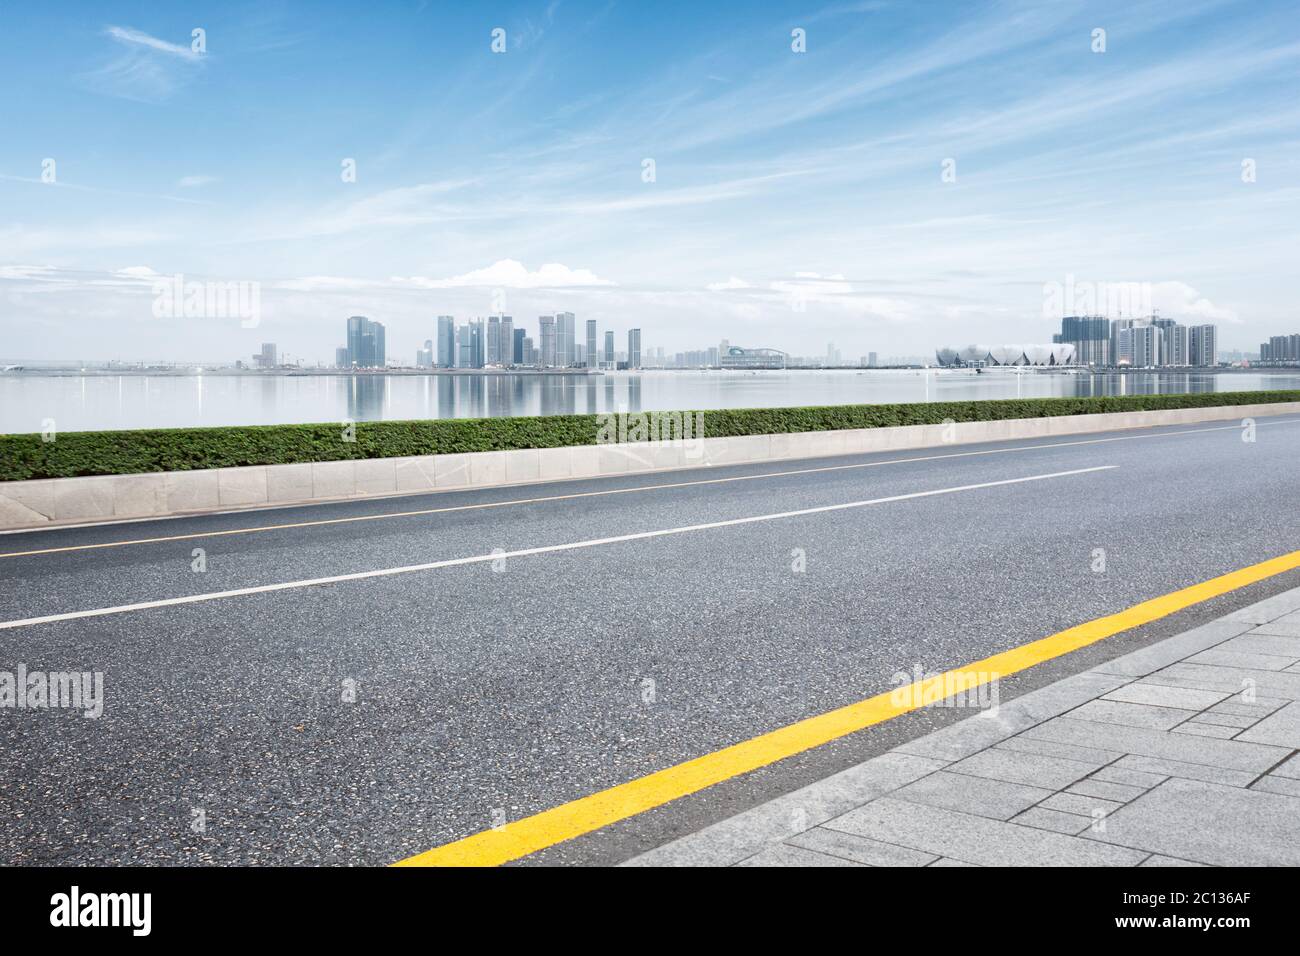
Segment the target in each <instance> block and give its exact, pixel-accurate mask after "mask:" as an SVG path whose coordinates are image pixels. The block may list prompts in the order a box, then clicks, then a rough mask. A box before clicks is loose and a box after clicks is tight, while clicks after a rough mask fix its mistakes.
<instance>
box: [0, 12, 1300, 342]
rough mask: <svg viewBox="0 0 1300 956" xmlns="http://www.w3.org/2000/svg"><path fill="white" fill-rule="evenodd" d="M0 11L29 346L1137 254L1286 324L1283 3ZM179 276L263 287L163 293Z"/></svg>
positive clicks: (0, 206)
mask: <svg viewBox="0 0 1300 956" xmlns="http://www.w3.org/2000/svg"><path fill="white" fill-rule="evenodd" d="M0 18H2V21H3V22H2V23H0V80H2V82H0V104H2V106H0V128H2V129H3V131H4V132H3V135H2V136H0V358H3V359H4V360H6V361H10V362H13V361H20V360H57V359H65V360H66V359H86V360H108V359H121V360H129V361H133V360H151V361H152V360H174V361H205V362H206V361H233V360H234V359H236V358H244V359H246V360H247V358H248V357H249V356H250V355H251V354H252V353H253V352H255V351H257V349H258V347H259V344H260V343H261V342H275V343H277V345H278V346H279V348H280V350H281V353H282V354H284V353H288V354H289V355H290V357H291V360H295V361H296V360H299V359H300V360H302V361H304V362H308V363H315V362H316V361H325V362H330V361H332V359H333V355H334V349H335V348H336V347H337V346H339V345H342V344H343V339H344V328H345V322H346V318H347V316H349V315H357V314H360V315H366V316H369V317H370V318H372V319H376V320H379V321H381V322H384V323H385V325H386V326H387V329H388V332H387V341H388V349H389V354H390V356H391V357H396V358H399V359H401V360H403V361H405V362H407V363H413V362H414V360H415V350H416V349H417V348H418V347H420V346H421V345H422V344H423V342H424V340H425V339H428V338H432V337H433V334H434V327H435V321H436V316H438V315H442V314H453V315H455V316H456V317H457V320H458V321H467V320H469V319H470V318H473V317H476V316H486V315H488V314H491V313H494V312H497V311H504V312H505V313H507V314H510V315H513V316H514V319H515V324H516V327H520V326H521V325H522V326H523V327H524V328H526V329H528V330H529V331H530V334H531V333H533V332H535V330H536V328H537V316H538V315H540V314H549V313H553V312H555V311H560V310H562V311H571V312H574V313H576V315H577V318H578V322H579V326H580V327H581V325H582V324H583V322H584V320H586V319H596V320H597V322H598V325H599V328H600V330H601V332H602V333H603V332H604V330H606V329H612V330H614V332H615V333H616V340H617V341H618V342H619V343H620V347H622V343H624V342H625V341H626V339H625V334H626V330H627V329H628V328H631V327H640V328H641V329H642V339H643V351H649V350H653V349H654V348H656V347H662V348H664V349H665V350H666V351H667V352H668V353H670V354H671V353H673V352H676V351H683V350H687V349H703V348H708V347H710V346H714V345H717V344H718V343H719V341H720V340H721V339H727V340H729V341H730V342H731V343H732V344H736V345H746V346H754V347H772V348H780V349H783V350H786V351H789V352H792V353H794V354H797V355H818V354H825V351H826V347H827V344H828V343H834V345H835V347H836V348H837V349H839V350H840V352H841V353H842V354H843V355H844V356H845V357H852V358H856V357H858V356H861V355H866V354H867V352H868V351H874V352H878V353H879V354H880V355H881V356H882V357H885V356H894V355H897V356H913V355H929V354H933V350H934V349H935V348H936V347H938V346H944V345H953V346H961V345H965V344H969V343H983V344H994V343H1021V342H1025V343H1028V342H1045V341H1050V338H1051V335H1052V333H1053V332H1054V331H1057V330H1058V329H1059V315H1060V312H1061V311H1062V309H1061V304H1060V301H1061V300H1060V296H1059V292H1060V290H1061V289H1062V288H1071V287H1077V288H1092V289H1096V290H1099V291H1100V290H1102V289H1105V288H1113V287H1115V286H1116V285H1118V284H1125V283H1140V284H1141V286H1140V287H1137V288H1140V289H1141V290H1143V296H1144V301H1149V303H1150V304H1151V306H1152V307H1154V308H1156V309H1158V311H1159V312H1160V314H1161V315H1162V316H1166V317H1171V318H1175V319H1178V320H1180V321H1185V322H1188V323H1200V322H1215V323H1217V324H1218V325H1219V326H1220V344H1221V347H1222V348H1227V349H1234V348H1241V349H1247V350H1250V349H1255V348H1257V347H1258V343H1259V342H1260V341H1261V340H1262V339H1264V338H1266V337H1267V336H1269V335H1277V334H1283V333H1293V332H1297V331H1300V314H1298V313H1300V309H1297V306H1296V300H1297V295H1296V292H1297V290H1296V285H1297V281H1300V255H1297V252H1298V250H1300V243H1298V242H1297V233H1298V232H1300V226H1298V225H1297V224H1298V223H1300V96H1297V92H1298V91H1300V16H1296V8H1295V4H1294V2H1269V0H1251V2H1205V0H1180V2H1177V3H1173V2H1168V0H1159V2H1144V0H1126V2H1119V3H1105V2H1088V3H1083V2H1071V0H1052V2H1044V3H1024V2H985V3H980V2H975V3H969V2H966V3H944V2H937V0H924V2H920V0H915V2H902V0H899V2H894V0H879V2H875V0H867V2H854V0H843V2H836V0H824V2H822V3H818V2H812V3H807V4H805V3H795V2H786V3H765V2H745V3H739V2H737V3H717V4H700V3H680V4H678V3H672V2H656V3H653V4H651V3H644V2H636V3H634V2H628V0H620V2H600V0H598V2H592V3H582V2H577V0H543V2H532V3H501V4H493V3H488V2H475V3H469V4H467V3H463V2H454V3H453V2H434V0H410V2H399V0H377V2H374V3H371V4H367V5H358V4H355V3H346V4H345V3H333V2H315V3H290V2H274V0H271V2H265V0H261V2H257V3H247V4H240V3H220V4H216V3H212V4H204V3H187V4H183V5H182V4H175V3H163V2H154V3H119V2H112V0H107V2H103V0H101V2H93V3H91V2H66V3H59V4H43V5H24V9H23V10H22V11H21V13H20V12H19V11H18V10H17V9H16V8H15V7H14V6H13V5H8V6H6V8H5V9H4V10H3V11H0ZM196 30H198V31H201V32H200V33H198V34H196V33H195V31H196ZM494 31H504V33H496V32H494ZM1098 31H1104V33H1099V32H1098ZM494 45H495V46H496V47H497V49H496V50H494V48H493V47H494ZM799 47H802V49H798V48H799ZM498 51H499V52H498ZM349 163H350V164H351V166H350V167H349ZM349 168H350V169H352V170H354V171H355V175H351V176H350V175H348V171H349ZM176 276H182V277H183V280H184V281H185V282H199V283H213V284H216V283H229V282H239V283H247V284H249V285H246V286H244V288H246V289H254V288H255V289H256V290H257V296H258V298H257V304H258V308H257V310H256V311H257V315H256V317H255V318H253V319H250V317H249V315H248V314H247V313H245V314H243V315H240V314H236V313H235V311H234V310H232V309H225V310H222V309H220V308H217V309H207V310H198V311H199V313H200V314H191V315H186V314H184V310H171V311H169V310H168V309H167V308H166V307H161V308H160V306H159V302H160V301H161V296H160V293H161V291H162V290H163V289H164V287H165V286H164V285H163V284H162V283H163V282H164V280H165V281H168V282H174V281H175V278H174V277H176ZM1053 292H1055V293H1056V295H1055V297H1054V296H1053V294H1052V293H1053ZM1067 311H1080V310H1067ZM1082 311H1087V310H1082ZM214 312H215V313H216V314H210V313H214ZM1053 312H1055V315H1053ZM602 340H603V335H602Z"/></svg>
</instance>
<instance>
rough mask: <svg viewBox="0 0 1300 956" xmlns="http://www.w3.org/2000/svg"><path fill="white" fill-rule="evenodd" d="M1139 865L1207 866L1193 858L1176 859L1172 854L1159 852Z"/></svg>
mask: <svg viewBox="0 0 1300 956" xmlns="http://www.w3.org/2000/svg"><path fill="white" fill-rule="evenodd" d="M1138 866H1205V864H1204V863H1193V862H1192V861H1191V860H1176V859H1174V858H1173V857H1172V856H1161V855H1160V854H1159V853H1152V854H1151V855H1150V856H1149V857H1147V858H1146V859H1145V860H1143V861H1142V862H1141V863H1139V864H1138Z"/></svg>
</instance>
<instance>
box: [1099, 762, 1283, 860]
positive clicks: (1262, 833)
mask: <svg viewBox="0 0 1300 956" xmlns="http://www.w3.org/2000/svg"><path fill="white" fill-rule="evenodd" d="M1081 839H1087V840H1095V841H1097V842H1099V843H1107V844H1112V845H1123V846H1126V847H1139V848H1141V849H1145V850H1150V851H1152V852H1153V853H1160V854H1162V855H1164V856H1172V857H1177V858H1178V859H1183V860H1192V861H1195V862H1198V863H1209V864H1212V865H1215V866H1296V865H1298V864H1300V800H1298V799H1296V798H1295V797H1287V796H1282V795H1279V794H1274V793H1264V792H1260V791H1257V790H1245V789H1241V788H1237V787H1223V786H1219V785H1217V784H1212V783H1200V782H1197V781H1194V780H1177V779H1175V780H1166V781H1165V782H1164V783H1162V784H1161V785H1160V786H1158V787H1156V788H1155V789H1154V790H1152V791H1150V792H1149V793H1147V794H1146V795H1145V796H1144V797H1143V798H1142V799H1141V800H1135V801H1133V802H1132V803H1130V804H1127V805H1126V806H1123V807H1121V808H1120V809H1118V810H1116V811H1115V812H1114V813H1112V814H1111V815H1110V816H1109V817H1107V818H1106V829H1105V831H1104V832H1096V831H1089V833H1087V834H1086V835H1085V836H1084V837H1083V838H1081Z"/></svg>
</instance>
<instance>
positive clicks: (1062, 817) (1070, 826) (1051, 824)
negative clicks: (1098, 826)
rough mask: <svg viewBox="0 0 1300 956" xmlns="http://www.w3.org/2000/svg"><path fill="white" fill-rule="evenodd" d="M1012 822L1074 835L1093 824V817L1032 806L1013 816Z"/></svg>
mask: <svg viewBox="0 0 1300 956" xmlns="http://www.w3.org/2000/svg"><path fill="white" fill-rule="evenodd" d="M1011 822H1012V823H1018V824H1020V825H1021V826H1026V827H1034V828H1036V829H1039V830H1052V831H1054V832H1056V833H1067V834H1069V835H1070V836H1074V835H1075V834H1076V833H1082V832H1083V831H1084V830H1086V829H1088V827H1090V826H1092V822H1093V818H1092V817H1081V816H1079V815H1078V814H1077V813H1064V812H1062V811H1060V810H1049V809H1048V808H1046V807H1030V808H1029V809H1028V810H1026V811H1025V812H1024V813H1022V814H1020V816H1018V817H1015V818H1013V819H1012V821H1011Z"/></svg>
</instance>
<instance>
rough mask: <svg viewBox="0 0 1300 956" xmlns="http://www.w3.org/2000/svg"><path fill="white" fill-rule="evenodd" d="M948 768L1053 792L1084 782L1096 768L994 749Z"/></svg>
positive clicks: (1057, 758) (960, 772) (1068, 761)
mask: <svg viewBox="0 0 1300 956" xmlns="http://www.w3.org/2000/svg"><path fill="white" fill-rule="evenodd" d="M948 769H949V770H951V771H952V772H953V773H958V774H970V775H972V776H976V777H989V778H991V779H993V780H1005V781H1006V782H1007V783H1019V784H1025V785H1026V786H1030V787H1041V788H1045V789H1046V790H1048V791H1052V790H1061V789H1063V788H1065V787H1068V786H1069V785H1070V784H1072V783H1074V781H1076V780H1082V779H1083V778H1084V777H1086V776H1087V775H1088V774H1089V773H1091V772H1092V771H1093V769H1094V768H1093V767H1092V765H1091V764H1086V763H1079V762H1078V761H1075V760H1065V759H1062V758H1061V757H1048V756H1044V755H1043V754H1031V753H1021V752H1017V751H1014V750H1003V749H1001V748H994V749H991V750H985V751H982V752H980V753H977V754H975V756H973V757H967V758H966V759H965V760H960V761H958V762H957V763H955V764H953V765H952V766H950V767H949V768H948Z"/></svg>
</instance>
